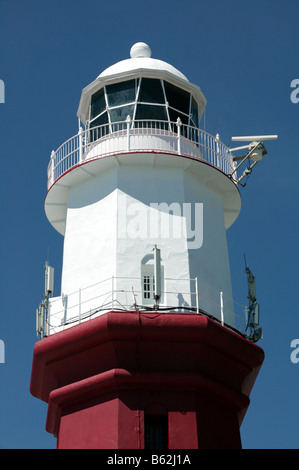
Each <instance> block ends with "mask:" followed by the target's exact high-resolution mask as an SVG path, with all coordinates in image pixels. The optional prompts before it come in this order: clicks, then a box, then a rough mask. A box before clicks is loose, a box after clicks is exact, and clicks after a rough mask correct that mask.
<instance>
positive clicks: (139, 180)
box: [50, 158, 234, 331]
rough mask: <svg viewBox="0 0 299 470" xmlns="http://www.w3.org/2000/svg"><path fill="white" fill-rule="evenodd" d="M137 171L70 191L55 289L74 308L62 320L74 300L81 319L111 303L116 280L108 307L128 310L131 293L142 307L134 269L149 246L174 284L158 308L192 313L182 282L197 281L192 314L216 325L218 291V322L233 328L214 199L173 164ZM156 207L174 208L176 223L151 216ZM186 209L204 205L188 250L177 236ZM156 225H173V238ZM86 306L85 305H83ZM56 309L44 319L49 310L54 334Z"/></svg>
mask: <svg viewBox="0 0 299 470" xmlns="http://www.w3.org/2000/svg"><path fill="white" fill-rule="evenodd" d="M165 161H166V160H165ZM176 161H177V162H178V165H176ZM150 162H151V164H150ZM137 163H138V161H136V160H135V163H134V164H131V165H122V164H120V165H119V166H114V167H113V168H111V169H109V170H106V171H105V172H104V173H101V174H99V175H97V176H95V177H94V178H90V179H89V180H87V181H84V182H82V183H81V184H78V185H77V186H74V187H73V188H71V189H70V191H69V197H68V210H67V221H66V232H65V240H64V254H63V270H62V285H61V293H62V294H63V295H67V296H68V307H70V306H73V308H72V309H70V310H69V311H68V314H67V315H68V319H69V318H71V317H74V316H76V315H78V314H79V307H78V305H79V298H80V299H81V304H82V305H80V314H81V315H83V314H86V313H88V310H90V309H91V310H90V311H91V312H92V310H93V309H96V308H98V307H102V308H104V307H105V305H107V304H108V303H109V301H111V300H112V293H111V291H112V281H111V278H112V276H114V277H116V279H114V281H113V282H114V285H113V289H114V291H118V292H117V293H115V295H114V300H115V302H114V307H117V306H118V307H122V306H123V305H124V306H126V307H128V306H131V305H132V304H133V292H134V294H135V300H136V302H137V303H139V304H142V299H141V293H140V291H141V264H142V260H143V259H144V258H146V257H147V258H146V259H149V260H150V258H151V256H152V254H153V246H154V245H155V244H156V245H157V246H158V248H160V250H161V258H162V264H163V269H164V278H172V279H176V280H177V281H168V283H167V284H166V282H165V284H164V285H165V289H166V290H171V291H172V294H169V293H165V295H164V298H163V300H164V303H163V304H164V305H168V306H172V305H179V306H182V305H186V306H188V305H192V306H195V298H194V296H192V298H191V296H190V283H189V282H186V281H183V280H184V279H190V278H195V277H198V280H199V294H200V296H199V306H200V307H201V308H202V309H204V310H206V311H207V312H208V313H210V314H213V315H215V316H217V317H218V318H220V306H219V303H220V301H219V292H220V291H223V293H224V299H225V310H226V311H227V310H231V311H232V315H231V316H230V318H228V317H227V316H226V318H225V320H226V322H228V323H230V324H231V325H232V326H234V318H233V309H232V303H231V302H228V301H227V299H228V298H229V299H231V298H232V289H231V280H230V269H229V258H228V250H227V243H226V231H225V226H224V212H223V205H222V197H221V195H220V194H218V193H217V192H215V191H214V190H212V189H210V188H209V187H208V186H207V185H205V184H203V183H202V182H200V178H199V177H198V175H195V174H194V172H193V171H192V170H187V169H186V170H184V169H183V168H182V165H181V162H180V158H178V159H174V160H172V161H171V163H172V164H171V166H169V162H168V163H167V165H166V166H165V167H163V166H162V167H161V166H159V167H155V166H154V165H153V164H152V160H151V159H150V158H149V159H148V163H149V164H148V165H147V164H146V162H144V160H143V166H140V165H137ZM197 165H201V164H200V163H197ZM214 171H217V170H214ZM161 203H165V204H166V206H165V207H166V208H167V207H170V206H171V204H172V203H175V204H176V206H173V208H176V209H178V208H179V209H180V210H181V214H182V216H180V217H179V216H178V215H172V214H169V213H164V214H162V213H161V211H158V210H157V205H159V204H161ZM186 203H188V204H191V206H190V207H191V212H192V211H193V214H194V207H195V203H197V204H198V203H202V204H203V206H202V208H203V227H201V228H202V229H203V232H202V234H203V243H202V246H200V247H199V248H197V249H193V247H192V244H190V243H189V244H188V240H187V235H186V233H184V232H183V231H181V232H180V228H181V224H182V223H185V224H186V220H184V217H183V207H184V206H183V204H186ZM153 204H156V206H153ZM192 207H193V209H192ZM160 208H161V206H160ZM161 217H164V218H163V221H164V222H165V221H169V223H170V224H171V226H172V223H173V222H174V221H175V222H176V226H175V227H176V230H177V232H175V233H171V232H170V236H169V237H165V236H164V235H166V234H165V232H164V231H163V230H162V229H161V220H162V219H161ZM140 220H141V222H142V223H141V224H140V225H139V222H140ZM153 221H158V226H159V229H158V230H157V231H156V233H155V230H154V233H153V231H152V230H153V224H152V225H151V224H150V222H152V223H153ZM187 222H188V221H187ZM197 222H199V223H201V219H200V218H198V219H197ZM193 223H194V221H193ZM159 224H160V225H159ZM155 227H156V226H155ZM193 228H194V225H193ZM178 235H180V236H178ZM197 236H198V237H200V233H199V234H198V235H197ZM149 262H152V261H149ZM119 278H130V279H129V280H128V279H119ZM104 280H106V281H105V282H103V283H101V284H98V283H99V282H100V281H104ZM180 280H181V281H180ZM94 284H97V285H96V286H94V287H90V288H88V289H85V288H87V287H88V286H92V285H94ZM79 290H80V294H79ZM192 290H193V291H194V284H193V285H192ZM72 293H74V294H72ZM71 294H72V295H71ZM88 298H89V299H92V300H88V302H85V300H87V299H88ZM61 305H62V301H61V299H59V298H58V299H57V298H55V299H51V301H50V313H51V308H52V315H54V312H56V320H55V322H56V323H55V324H56V330H55V331H57V328H59V325H60V323H61V320H63V314H62V313H63V310H62V309H61ZM110 307H111V306H110ZM71 310H72V311H71ZM103 311H104V310H103ZM103 311H101V312H99V314H101V313H103ZM59 312H60V313H59ZM64 315H65V312H64ZM64 318H65V317H64ZM50 323H51V322H50ZM52 324H54V316H53V322H52ZM71 325H72V324H71Z"/></svg>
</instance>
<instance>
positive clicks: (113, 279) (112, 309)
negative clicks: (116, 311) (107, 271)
mask: <svg viewBox="0 0 299 470" xmlns="http://www.w3.org/2000/svg"><path fill="white" fill-rule="evenodd" d="M111 280H112V311H113V308H114V276H112V278H111Z"/></svg>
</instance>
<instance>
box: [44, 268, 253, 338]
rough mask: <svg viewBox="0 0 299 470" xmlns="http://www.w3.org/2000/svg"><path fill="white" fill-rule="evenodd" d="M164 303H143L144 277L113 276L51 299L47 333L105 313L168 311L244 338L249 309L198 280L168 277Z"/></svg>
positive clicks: (46, 324) (46, 320) (164, 290)
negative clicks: (193, 316)
mask: <svg viewBox="0 0 299 470" xmlns="http://www.w3.org/2000/svg"><path fill="white" fill-rule="evenodd" d="M129 286H130V288H128V287H129ZM162 300H163V301H161V302H160V303H159V304H158V305H157V304H156V302H155V301H154V299H151V300H150V301H149V302H144V296H143V292H142V289H141V278H128V277H114V276H112V277H111V278H107V279H105V280H102V281H100V282H97V283H95V284H93V285H91V286H87V287H84V288H80V289H78V290H77V291H75V292H72V293H70V294H68V295H62V296H61V297H52V298H50V299H49V300H48V305H47V309H46V310H47V313H46V318H45V319H44V320H45V321H44V325H45V327H44V334H45V335H46V336H47V335H51V334H53V333H56V332H58V331H61V330H64V329H66V328H68V327H70V326H73V325H76V324H78V323H81V322H83V321H87V320H89V319H92V318H95V317H96V316H99V315H101V314H103V313H105V312H109V311H122V312H128V311H129V312H132V311H133V312H134V311H137V310H138V311H139V312H150V311H155V312H161V314H163V313H166V312H177V313H189V314H190V313H191V314H192V313H193V314H203V315H206V316H208V317H210V318H212V319H214V320H216V321H217V322H219V323H220V324H221V325H223V326H226V327H228V328H230V329H232V330H234V331H236V332H237V333H239V334H242V335H245V332H246V327H247V307H245V306H244V305H241V304H240V303H238V302H235V301H234V300H233V299H231V298H229V297H227V296H225V295H224V294H223V292H219V291H217V290H216V289H214V288H212V287H211V286H208V285H207V284H205V283H203V282H201V281H199V280H198V279H197V278H194V279H171V278H165V279H164V280H163V299H162ZM166 301H167V302H166Z"/></svg>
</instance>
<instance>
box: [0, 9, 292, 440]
mask: <svg viewBox="0 0 299 470" xmlns="http://www.w3.org/2000/svg"><path fill="white" fill-rule="evenodd" d="M298 24H299V2H298V0H284V1H281V0H251V1H243V0H226V1H223V0H184V1H176V0H167V1H165V0H159V1H157V0H152V1H151V2H144V1H142V0H140V1H136V0H126V1H123V0H122V1H120V0H114V1H113V2H107V1H105V2H104V1H102V0H69V1H68V0H51V1H50V0H42V1H41V0H0V45H1V49H0V79H1V80H3V81H4V83H5V103H0V122H1V127H0V158H1V184H0V208H1V230H0V276H1V278H0V279H1V282H0V299H1V308H0V339H1V340H2V341H3V342H4V344H5V363H4V364H0V448H4V449H5V448H6V449H14V448H23V449H28V448H31V449H37V448H55V446H56V439H54V437H53V436H52V435H50V434H48V433H47V432H46V431H45V421H46V413H47V405H46V404H45V403H42V402H40V401H39V400H38V399H36V398H34V397H32V396H31V395H30V392H29V383H30V373H31V362H32V353H33V346H34V343H35V342H36V340H37V337H36V334H35V310H36V308H37V307H38V305H39V303H40V301H41V299H42V295H43V289H44V270H43V266H44V263H45V260H46V258H47V255H48V250H49V256H50V264H51V265H53V266H54V267H55V294H56V295H60V271H61V261H62V249H63V238H62V236H61V235H59V234H58V233H56V232H55V230H54V229H53V228H52V226H51V225H50V224H49V222H48V221H47V219H46V216H45V214H44V208H43V203H44V197H45V194H46V169H47V165H48V162H49V159H50V153H51V150H52V149H56V148H57V147H58V146H59V145H60V144H62V143H63V142H64V141H65V140H67V139H68V138H69V137H71V136H72V135H74V134H75V133H76V132H77V125H78V124H77V117H76V112H77V107H78V104H79V99H80V94H81V90H82V88H84V87H85V86H86V85H88V84H89V83H90V82H91V81H93V80H94V79H95V78H96V77H97V76H98V75H99V74H100V73H101V72H102V71H103V70H104V69H105V68H107V67H108V66H110V65H112V64H113V63H115V62H117V61H119V60H122V59H126V58H128V57H129V51H130V48H131V46H132V45H133V44H134V43H136V42H138V41H144V42H146V43H147V44H149V45H150V47H151V50H152V57H154V58H157V59H162V60H165V61H166V62H169V63H171V64H172V65H173V66H175V67H176V68H178V69H179V70H180V71H181V72H182V73H183V74H185V75H186V76H187V77H188V79H189V80H190V81H191V82H193V83H195V84H197V85H199V86H200V87H201V89H202V91H203V93H204V95H205V96H206V98H207V108H206V130H207V131H208V132H210V133H211V134H214V135H215V134H216V133H219V134H220V138H221V140H222V141H223V142H224V143H226V144H227V145H228V146H231V145H235V144H232V142H231V136H233V135H253V134H278V136H279V139H278V140H277V141H270V142H268V143H267V142H265V145H266V148H267V150H268V155H267V156H266V157H265V158H264V159H263V161H262V162H261V163H259V164H258V165H257V166H256V167H255V169H254V172H253V174H252V175H251V176H250V178H249V179H248V181H247V185H246V187H245V188H241V193H242V212H241V214H240V216H239V218H238V220H237V221H236V222H235V224H234V225H233V226H232V227H231V228H230V229H229V231H228V244H229V252H230V265H231V275H232V283H233V292H234V298H235V300H237V301H239V302H240V303H243V304H246V302H247V299H246V296H247V280H246V275H245V273H244V259H243V254H244V253H246V258H247V263H248V265H249V267H250V268H251V270H252V271H253V273H254V275H255V276H256V281H257V297H258V300H259V303H260V305H261V326H262V327H263V334H264V338H263V339H262V340H261V341H259V343H258V344H259V346H261V347H262V348H263V349H264V351H265V362H264V364H263V367H262V369H261V371H260V374H259V376H258V379H257V381H256V384H255V386H254V388H253V392H252V394H251V404H250V407H249V410H248V412H247V414H246V416H245V420H244V422H243V424H242V427H241V434H242V441H243V447H244V448H250V449H258V448H268V449H274V448H283V449H294V448H299V431H298V419H299V402H298V391H299V390H298V389H299V363H293V362H292V361H291V359H290V356H291V352H292V349H291V347H290V344H291V341H292V340H293V339H296V338H299V320H298V319H299V302H298V279H299V269H298V261H299V259H298V241H299V240H298V233H299V232H298V231H299V223H298V202H299V103H293V102H292V101H291V98H290V97H291V92H292V91H293V89H292V88H291V86H290V84H291V82H292V80H294V79H299V60H298V59H299V53H298V52H299V27H298ZM298 97H299V93H298ZM0 101H1V100H0ZM298 356H299V355H298Z"/></svg>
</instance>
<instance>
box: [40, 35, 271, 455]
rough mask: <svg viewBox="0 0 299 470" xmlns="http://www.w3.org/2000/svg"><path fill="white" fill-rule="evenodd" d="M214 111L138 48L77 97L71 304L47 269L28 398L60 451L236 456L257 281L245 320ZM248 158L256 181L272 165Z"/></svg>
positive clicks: (68, 213) (64, 286)
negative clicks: (233, 269)
mask: <svg viewBox="0 0 299 470" xmlns="http://www.w3.org/2000/svg"><path fill="white" fill-rule="evenodd" d="M205 105H206V99H205V97H204V95H203V93H202V91H201V90H200V88H199V87H198V86H196V85H194V84H192V83H190V82H189V80H188V79H187V78H186V77H185V76H184V75H183V74H182V73H181V72H179V71H178V70H177V69H175V68H174V67H173V66H172V65H170V64H168V63H166V62H164V61H161V60H157V59H154V58H152V57H151V50H150V48H149V46H148V45H146V44H144V43H137V44H135V45H134V46H133V47H132V48H131V52H130V58H128V59H126V60H123V61H121V62H118V63H116V64H115V65H112V66H111V67H109V68H108V69H106V70H105V71H104V72H102V73H101V74H100V75H99V76H98V77H97V78H96V79H95V80H94V81H93V82H92V83H91V84H90V85H88V86H87V87H86V88H84V89H83V91H82V95H81V99H80V103H79V108H78V113H77V115H78V119H79V132H78V134H77V135H75V136H74V137H72V138H70V139H69V140H67V141H66V142H65V143H64V144H63V145H61V147H59V148H58V149H57V150H56V151H53V152H52V154H51V159H50V163H49V167H48V191H47V195H46V198H45V212H46V215H47V217H48V220H49V222H50V223H51V224H52V226H53V227H54V228H55V229H56V230H57V231H58V232H59V233H60V234H61V235H63V237H64V249H63V266H62V280H61V292H60V293H59V295H56V296H53V268H51V267H49V266H48V265H47V266H46V288H45V297H44V301H43V302H42V304H41V306H40V308H39V309H38V312H37V331H38V333H40V334H41V338H42V339H41V340H40V341H39V342H38V343H36V345H35V350H34V358H33V368H32V379H31V392H32V394H33V395H35V396H37V397H39V398H41V399H42V400H45V401H47V402H48V403H49V407H48V417H47V424H46V428H47V430H48V431H49V432H51V433H53V434H54V435H55V436H57V437H58V447H59V448H92V447H93V448H143V449H146V448H157V449H158V448H170V449H171V448H180V449H183V448H211V447H213V448H215V447H237V448H238V447H240V446H241V444H240V432H239V428H240V425H241V423H242V420H243V417H244V415H245V412H246V410H247V407H248V405H249V394H250V391H251V388H252V386H253V384H254V381H255V378H256V376H257V374H258V371H259V368H260V366H261V364H262V361H263V351H262V350H261V349H260V348H259V347H258V346H257V345H255V344H253V342H251V341H250V339H252V337H253V336H254V334H252V331H253V333H254V332H255V328H256V326H258V322H257V320H256V318H257V308H256V299H255V288H254V278H253V277H252V276H251V273H250V271H249V270H248V275H250V276H251V277H250V279H251V280H252V283H251V291H250V292H251V293H250V301H251V304H250V308H249V310H248V311H247V313H246V312H245V316H244V311H243V310H242V311H239V310H237V309H236V308H234V301H233V295H232V286H231V277H230V267H229V256H228V249H227V241H226V230H227V229H228V228H229V227H230V226H231V225H232V224H233V223H234V221H235V220H236V218H237V217H238V215H239V212H240V208H241V198H240V193H239V189H238V182H239V181H240V180H241V179H242V176H241V177H239V179H238V177H237V169H238V166H239V165H238V164H237V160H238V158H237V159H236V158H235V157H234V156H233V154H232V152H231V151H230V149H229V148H227V147H226V146H225V145H224V144H223V143H222V142H221V141H220V138H219V135H217V136H216V137H214V136H212V135H210V134H208V133H207V132H206V131H204V130H201V129H200V120H201V117H202V115H203V113H204V110H205ZM253 140H255V139H253ZM243 147H249V153H248V154H247V155H246V156H245V157H239V158H241V162H240V164H242V163H243V161H244V160H246V159H248V158H250V159H251V161H252V162H253V163H252V165H251V167H249V168H248V169H247V172H250V171H251V169H252V167H253V166H254V165H255V164H256V163H257V162H258V161H259V160H260V159H261V157H262V155H263V153H264V152H265V150H264V147H263V145H262V143H261V142H259V141H257V142H255V141H254V142H253V143H251V144H250V145H249V146H243ZM243 147H240V148H243ZM237 165H238V166H237ZM244 321H245V323H244ZM246 326H247V328H248V326H249V327H250V332H251V337H250V335H248V334H246V331H245V329H244V328H246ZM243 327H244V328H243Z"/></svg>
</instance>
